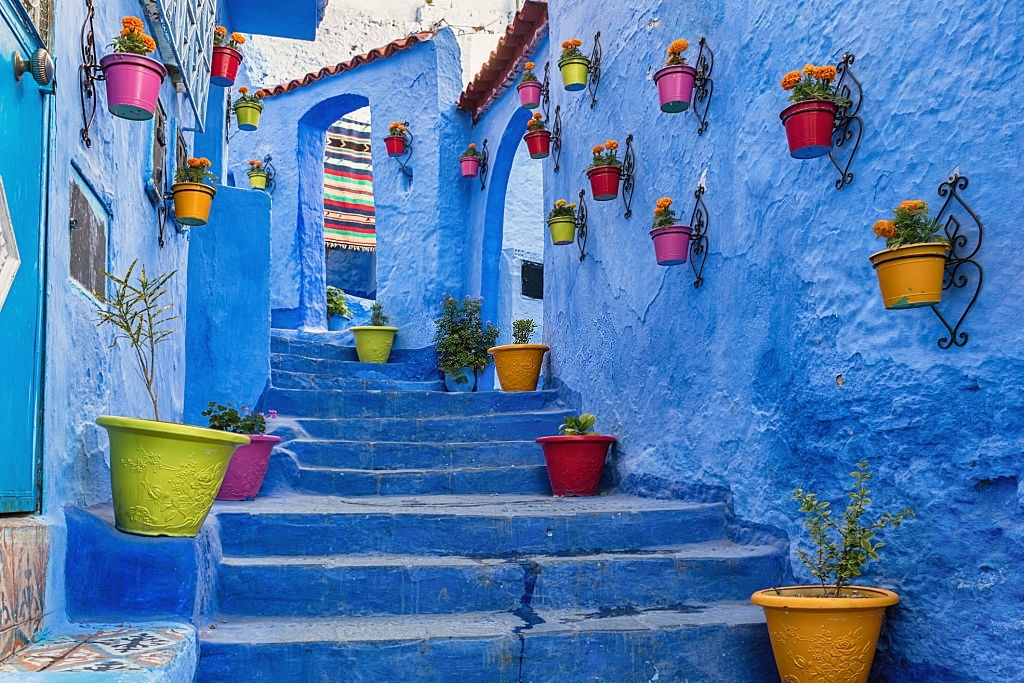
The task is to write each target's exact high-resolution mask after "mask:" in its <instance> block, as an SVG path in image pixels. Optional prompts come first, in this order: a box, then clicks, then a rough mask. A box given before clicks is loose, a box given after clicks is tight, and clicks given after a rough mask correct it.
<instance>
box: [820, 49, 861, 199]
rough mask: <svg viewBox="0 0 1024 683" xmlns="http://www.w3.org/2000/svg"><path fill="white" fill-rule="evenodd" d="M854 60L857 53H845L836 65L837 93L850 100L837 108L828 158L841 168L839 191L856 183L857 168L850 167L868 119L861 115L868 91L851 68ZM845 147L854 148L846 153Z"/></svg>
mask: <svg viewBox="0 0 1024 683" xmlns="http://www.w3.org/2000/svg"><path fill="white" fill-rule="evenodd" d="M853 60H854V56H853V55H852V54H851V53H849V52H847V53H844V54H843V58H842V59H840V60H839V64H837V65H836V74H837V75H838V80H837V81H836V92H837V93H839V95H840V96H841V97H845V98H846V99H847V100H849V102H850V104H849V105H847V106H845V107H840V108H839V109H838V110H837V111H836V125H835V128H834V129H833V131H832V146H831V147H830V148H829V150H828V158H829V159H830V160H831V161H832V165H833V166H835V167H836V170H837V171H839V179H838V180H836V189H837V190H841V189H843V188H844V187H846V186H847V185H849V184H850V183H851V182H853V171H851V170H850V167H851V166H852V165H853V158H854V157H855V156H856V155H857V150H858V149H859V148H860V139H861V136H862V135H863V134H864V121H863V120H862V119H861V118H860V116H859V113H860V105H861V102H862V101H863V99H864V90H863V89H862V88H861V86H860V81H858V80H857V77H856V76H854V75H853V71H851V70H850V65H851V64H853ZM844 148H845V149H849V150H850V151H849V154H848V155H844V154H842V152H844V151H845V149H844ZM843 156H845V160H844V161H841V160H839V159H837V157H843Z"/></svg>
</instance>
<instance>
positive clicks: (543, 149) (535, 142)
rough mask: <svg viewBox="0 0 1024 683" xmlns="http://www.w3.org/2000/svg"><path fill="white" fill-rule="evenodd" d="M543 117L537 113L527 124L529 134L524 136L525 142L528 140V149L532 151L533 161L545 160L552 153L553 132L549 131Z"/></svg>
mask: <svg viewBox="0 0 1024 683" xmlns="http://www.w3.org/2000/svg"><path fill="white" fill-rule="evenodd" d="M542 116H543V114H541V113H540V112H539V111H536V112H534V113H533V118H531V119H530V120H529V121H527V122H526V129H527V131H528V132H527V133H526V135H524V136H523V140H526V148H527V149H528V150H529V151H530V158H531V159H543V158H544V157H546V156H548V154H550V153H551V131H549V130H547V124H546V123H545V122H544V119H543V118H541V117H542Z"/></svg>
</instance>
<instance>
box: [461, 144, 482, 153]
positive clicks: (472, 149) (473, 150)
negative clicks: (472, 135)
mask: <svg viewBox="0 0 1024 683" xmlns="http://www.w3.org/2000/svg"><path fill="white" fill-rule="evenodd" d="M462 156H464V157H478V156H480V150H478V149H477V148H476V143H475V142H471V143H469V147H467V148H466V151H465V152H463V153H462Z"/></svg>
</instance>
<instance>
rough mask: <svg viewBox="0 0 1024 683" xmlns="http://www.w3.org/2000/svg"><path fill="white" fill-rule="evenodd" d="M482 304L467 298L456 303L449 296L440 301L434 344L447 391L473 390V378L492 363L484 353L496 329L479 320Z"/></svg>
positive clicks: (472, 298) (493, 337) (492, 339)
mask: <svg viewBox="0 0 1024 683" xmlns="http://www.w3.org/2000/svg"><path fill="white" fill-rule="evenodd" d="M482 301H483V300H482V299H481V298H479V297H476V298H474V297H468V296H467V297H465V298H464V299H462V300H458V299H456V298H455V297H453V296H451V295H450V294H445V295H444V298H443V299H442V300H441V315H440V316H438V317H437V318H436V319H435V320H434V327H435V332H434V344H435V345H436V350H437V365H438V367H439V368H440V370H441V372H442V373H444V385H445V388H446V389H447V390H448V391H476V376H477V375H478V374H479V373H481V372H483V371H484V369H485V368H486V367H487V365H488V363H490V362H491V356H490V355H489V354H488V353H487V350H488V349H489V348H491V347H492V346H494V342H495V341H496V340H497V339H498V328H497V327H495V326H494V325H492V324H491V323H490V321H488V322H487V324H484V321H483V320H482V319H481V317H480V309H481V306H482Z"/></svg>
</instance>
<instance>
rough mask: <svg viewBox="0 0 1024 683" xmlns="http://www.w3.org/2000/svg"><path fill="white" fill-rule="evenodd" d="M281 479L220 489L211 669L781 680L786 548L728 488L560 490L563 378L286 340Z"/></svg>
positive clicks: (204, 677) (277, 469) (381, 676)
mask: <svg viewBox="0 0 1024 683" xmlns="http://www.w3.org/2000/svg"><path fill="white" fill-rule="evenodd" d="M271 351H272V367H273V370H272V386H271V387H270V388H269V389H268V391H267V393H266V396H265V399H264V402H263V405H264V407H265V408H274V409H276V410H277V411H278V415H279V418H278V419H277V420H276V421H274V422H273V423H272V425H273V428H272V431H273V433H276V434H277V435H279V436H281V437H282V439H283V442H282V444H281V445H280V446H279V447H278V450H277V451H276V454H275V456H274V463H273V465H272V468H271V472H270V473H269V474H268V481H267V483H266V484H265V486H264V491H265V492H266V491H268V490H269V491H270V494H269V495H263V496H261V497H260V498H258V499H256V500H255V501H250V502H238V503H230V502H220V503H218V504H217V505H216V506H215V507H214V512H213V513H212V516H213V517H214V518H215V520H216V525H217V527H216V528H217V529H218V536H219V542H220V546H221V554H222V556H221V557H220V558H219V560H218V561H217V564H216V567H215V571H216V575H217V578H216V599H215V604H216V611H217V617H216V622H215V623H214V624H213V626H215V628H212V627H211V628H207V629H205V630H202V631H201V632H200V650H201V654H200V665H199V672H198V680H200V681H235V680H245V681H275V682H283V681H297V682H301V681H354V682H359V681H367V682H370V681H372V682H374V683H381V682H386V681H394V682H405V681H416V682H417V683H420V682H427V681H438V682H440V681H459V682H460V683H464V682H468V681H481V682H487V683H496V682H505V681H509V682H512V681H516V682H518V681H608V682H612V681H614V682H616V683H621V682H628V681H749V682H756V681H774V680H777V674H776V673H775V666H774V663H773V660H772V656H771V648H770V645H769V644H768V637H767V632H766V629H765V628H764V625H763V618H762V616H761V613H760V609H759V608H756V607H754V606H752V605H750V604H749V603H748V601H747V598H748V597H749V595H750V594H751V593H752V592H753V591H754V590H756V589H758V588H763V587H765V586H766V585H772V584H773V583H780V582H781V581H782V577H783V572H784V569H785V561H786V560H785V552H784V551H785V547H784V545H783V544H780V543H777V542H773V541H772V539H768V540H767V541H764V542H757V543H753V542H747V543H740V542H734V541H733V540H731V538H733V537H735V534H734V533H733V530H732V528H731V524H730V521H729V520H730V519H731V511H730V509H729V506H728V505H727V503H726V502H724V501H715V500H712V501H710V502H686V501H681V500H658V499H652V498H640V497H636V496H631V495H625V494H620V493H610V494H608V495H602V496H597V497H591V498H554V497H552V496H551V490H550V486H549V484H548V481H547V475H546V472H545V468H544V460H543V454H542V452H541V449H540V447H539V446H538V445H537V444H535V443H534V442H533V439H534V438H536V437H537V436H543V435H548V434H553V433H556V431H557V427H558V425H559V423H560V422H561V420H562V417H563V416H564V415H565V414H567V413H572V412H576V411H575V410H573V409H572V408H571V407H570V406H566V405H564V404H563V403H562V402H561V401H560V399H559V397H558V396H557V395H556V394H555V393H553V392H550V391H538V392H530V393H521V394H505V393H499V392H480V393H474V394H449V393H445V392H444V391H443V388H442V386H441V383H440V382H439V381H438V380H437V371H436V367H434V366H433V358H432V354H430V353H429V350H421V351H400V350H399V351H396V352H395V353H394V354H393V356H392V358H391V360H390V361H389V363H388V364H386V365H373V364H363V363H358V362H356V360H355V355H354V351H353V350H352V349H351V348H349V347H344V346H338V345H334V344H331V343H328V342H322V341H311V340H306V339H301V340H300V339H295V338H284V337H274V338H273V339H272V345H271Z"/></svg>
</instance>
